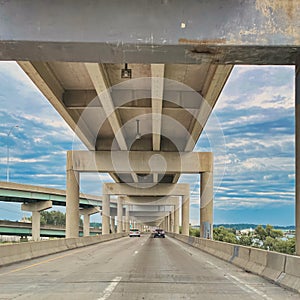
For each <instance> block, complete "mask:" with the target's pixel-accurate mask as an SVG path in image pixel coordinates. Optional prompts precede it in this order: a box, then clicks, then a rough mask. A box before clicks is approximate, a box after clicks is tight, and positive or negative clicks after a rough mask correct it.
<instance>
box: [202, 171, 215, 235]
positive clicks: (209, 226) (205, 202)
mask: <svg viewBox="0 0 300 300" xmlns="http://www.w3.org/2000/svg"><path fill="white" fill-rule="evenodd" d="M213 193H214V191H213V173H212V172H205V173H202V174H201V190H200V234H201V237H203V238H207V239H213Z"/></svg>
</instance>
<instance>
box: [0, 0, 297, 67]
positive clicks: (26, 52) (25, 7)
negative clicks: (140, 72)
mask: <svg viewBox="0 0 300 300" xmlns="http://www.w3.org/2000/svg"><path fill="white" fill-rule="evenodd" d="M298 4H299V1H298V0H289V1H282V0H272V1H265V0H256V1H254V0H253V1H243V0H226V1H224V0H215V1H198V0H191V1H189V5H186V3H185V2H184V1H181V0H173V1H156V0H150V1H146V0H142V1H140V0H123V1H105V0H99V1H93V0H86V1H78V2H76V3H75V4H74V1H72V0H65V1H51V0H45V1H42V2H41V1H40V0H32V1H2V3H1V10H0V20H1V21H0V37H1V39H0V59H1V60H34V61H81V62H82V61H88V62H99V61H101V62H103V63H124V62H127V63H131V62H134V63H167V62H171V63H203V62H207V61H208V60H209V61H213V62H216V63H221V64H234V63H242V64H294V63H295V60H296V56H297V53H298V52H299V40H300V39H299V35H300V34H299V30H295V28H298V27H299V20H300V7H299V5H298ZM132 7H134V13H133V11H132ZM183 12H184V13H183ZM199 12H201V15H202V16H206V17H199ZM16 16H18V17H17V18H16ZM112 20H113V22H112ZM82 24H84V26H82ZM133 29H136V30H133ZM267 47H269V48H268V49H267Z"/></svg>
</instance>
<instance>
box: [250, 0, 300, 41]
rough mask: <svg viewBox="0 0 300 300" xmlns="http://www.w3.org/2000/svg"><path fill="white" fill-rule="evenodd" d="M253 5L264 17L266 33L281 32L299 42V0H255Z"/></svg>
mask: <svg viewBox="0 0 300 300" xmlns="http://www.w3.org/2000/svg"><path fill="white" fill-rule="evenodd" d="M255 7H256V9H257V10H258V11H260V12H261V13H262V14H263V16H265V17H266V19H267V23H266V25H265V30H266V32H267V33H281V34H286V35H288V36H292V37H294V39H295V42H296V43H299V42H300V30H299V19H300V1H298V0H256V2H255Z"/></svg>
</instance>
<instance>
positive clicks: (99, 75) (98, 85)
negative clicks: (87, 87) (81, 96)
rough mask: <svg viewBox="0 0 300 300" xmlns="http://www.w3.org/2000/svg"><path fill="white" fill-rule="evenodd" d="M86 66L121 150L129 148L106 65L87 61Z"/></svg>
mask: <svg viewBox="0 0 300 300" xmlns="http://www.w3.org/2000/svg"><path fill="white" fill-rule="evenodd" d="M85 66H86V69H87V71H88V73H89V75H90V78H91V80H92V82H93V85H94V87H95V90H96V92H97V95H98V99H99V100H100V102H101V105H102V107H103V109H104V112H105V115H106V117H107V118H108V120H109V123H110V125H111V128H112V130H113V132H114V135H115V138H116V141H117V143H118V145H119V147H120V150H127V143H126V140H125V138H124V134H123V132H122V128H121V122H120V120H119V117H118V115H117V114H116V110H115V107H114V104H113V100H112V98H111V94H110V84H109V79H108V76H107V74H106V71H105V69H104V67H103V65H101V64H95V63H86V64H85Z"/></svg>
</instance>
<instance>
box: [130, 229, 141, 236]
mask: <svg viewBox="0 0 300 300" xmlns="http://www.w3.org/2000/svg"><path fill="white" fill-rule="evenodd" d="M129 236H130V237H134V236H137V237H140V236H141V233H140V231H139V230H138V229H130V232H129Z"/></svg>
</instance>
